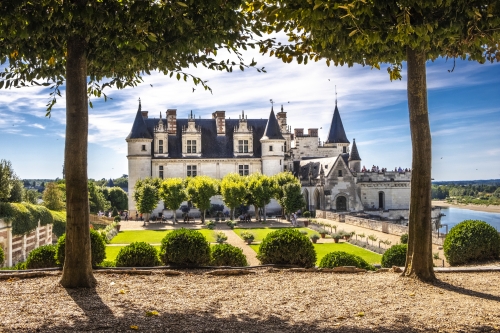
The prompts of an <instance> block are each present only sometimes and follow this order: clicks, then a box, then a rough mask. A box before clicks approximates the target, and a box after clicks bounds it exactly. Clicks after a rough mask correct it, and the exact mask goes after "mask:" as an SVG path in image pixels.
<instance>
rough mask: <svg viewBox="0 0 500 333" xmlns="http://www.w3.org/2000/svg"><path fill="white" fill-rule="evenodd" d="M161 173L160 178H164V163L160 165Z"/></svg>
mask: <svg viewBox="0 0 500 333" xmlns="http://www.w3.org/2000/svg"><path fill="white" fill-rule="evenodd" d="M159 175H160V178H161V179H163V165H160V167H159Z"/></svg>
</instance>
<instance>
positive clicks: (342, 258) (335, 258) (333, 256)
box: [319, 251, 375, 271]
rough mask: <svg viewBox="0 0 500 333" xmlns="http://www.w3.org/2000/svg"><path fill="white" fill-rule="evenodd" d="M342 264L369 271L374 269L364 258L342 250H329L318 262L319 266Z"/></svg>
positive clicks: (328, 266) (340, 265) (326, 266)
mask: <svg viewBox="0 0 500 333" xmlns="http://www.w3.org/2000/svg"><path fill="white" fill-rule="evenodd" d="M342 266H356V267H357V268H362V269H366V270H369V271H373V270H375V267H373V266H372V265H370V264H369V263H367V262H366V260H365V259H363V258H361V257H360V256H357V255H355V254H350V253H347V252H344V251H335V252H330V253H328V254H327V255H325V256H324V257H323V258H322V259H321V262H320V263H319V267H320V268H334V267H342Z"/></svg>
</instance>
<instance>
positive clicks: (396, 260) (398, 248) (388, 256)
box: [381, 244, 408, 267]
mask: <svg viewBox="0 0 500 333" xmlns="http://www.w3.org/2000/svg"><path fill="white" fill-rule="evenodd" d="M406 251H408V245H407V244H399V245H393V246H391V247H390V248H389V249H387V251H385V252H384V255H383V256H382V262H381V264H382V267H392V266H398V267H401V266H404V265H405V263H406Z"/></svg>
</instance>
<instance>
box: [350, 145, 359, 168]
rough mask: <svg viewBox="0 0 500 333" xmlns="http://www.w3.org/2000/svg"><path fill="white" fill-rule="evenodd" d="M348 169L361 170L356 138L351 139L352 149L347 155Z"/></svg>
mask: <svg viewBox="0 0 500 333" xmlns="http://www.w3.org/2000/svg"><path fill="white" fill-rule="evenodd" d="M349 169H351V170H353V171H355V172H360V171H361V157H359V153H358V147H357V146H356V139H352V149H351V154H350V155H349Z"/></svg>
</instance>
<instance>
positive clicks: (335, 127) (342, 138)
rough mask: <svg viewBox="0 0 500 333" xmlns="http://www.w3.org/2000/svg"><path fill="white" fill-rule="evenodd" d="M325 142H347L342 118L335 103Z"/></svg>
mask: <svg viewBox="0 0 500 333" xmlns="http://www.w3.org/2000/svg"><path fill="white" fill-rule="evenodd" d="M326 143H349V140H347V136H346V135H345V131H344V125H343V124H342V119H340V113H339V109H338V108H337V105H335V111H333V118H332V123H331V124H330V130H329V131H328V139H327V140H326Z"/></svg>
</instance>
